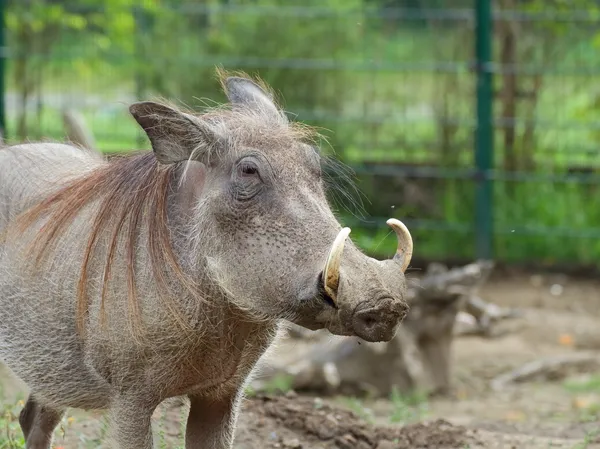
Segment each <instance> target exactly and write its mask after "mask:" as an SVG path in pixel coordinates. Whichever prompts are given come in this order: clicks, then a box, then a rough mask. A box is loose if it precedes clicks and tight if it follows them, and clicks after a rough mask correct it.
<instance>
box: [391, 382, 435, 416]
mask: <svg viewBox="0 0 600 449" xmlns="http://www.w3.org/2000/svg"><path fill="white" fill-rule="evenodd" d="M390 400H391V402H392V407H393V411H392V415H391V416H390V421H391V422H392V423H403V424H407V423H411V422H413V421H418V420H420V419H422V418H423V417H424V416H425V415H426V414H427V412H428V410H429V404H428V402H427V394H426V393H423V392H419V391H415V392H414V393H411V394H407V395H405V394H402V393H400V392H399V391H398V389H397V388H394V389H393V390H392V394H391V396H390Z"/></svg>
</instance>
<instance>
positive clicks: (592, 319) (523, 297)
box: [3, 272, 600, 449]
mask: <svg viewBox="0 0 600 449" xmlns="http://www.w3.org/2000/svg"><path fill="white" fill-rule="evenodd" d="M481 296H482V297H483V298H485V300H487V301H491V302H494V303H496V304H498V305H502V306H514V307H519V308H520V309H522V311H523V316H522V318H519V319H516V320H513V321H511V322H507V323H506V326H505V330H506V334H505V335H503V336H500V337H497V338H494V339H483V338H481V337H461V338H459V339H456V340H455V344H454V347H453V363H454V369H453V373H452V379H453V393H452V395H451V397H446V398H431V399H429V400H426V401H425V402H423V403H419V404H418V406H414V407H412V408H411V413H412V414H405V415H402V418H401V419H396V420H394V419H393V417H394V416H395V415H396V417H397V414H398V404H397V403H395V402H394V401H390V400H387V399H378V400H367V399H361V400H350V399H348V398H341V397H338V398H317V397H308V396H302V397H301V396H297V395H296V394H295V393H293V392H289V393H288V394H287V395H285V396H261V397H254V398H248V399H247V400H246V401H245V403H244V409H243V411H242V413H241V416H240V420H239V426H238V431H237V439H236V443H235V448H236V449H262V448H283V449H309V448H315V449H351V448H356V449H405V448H406V449H408V448H411V449H420V448H423V449H425V448H428V449H441V448H449V449H452V448H471V449H476V448H477V449H478V448H491V449H496V448H498V449H499V448H507V449H512V448H526V449H542V448H573V449H575V448H578V449H585V448H588V449H591V448H599V449H600V368H598V367H591V368H587V369H586V368H583V369H574V370H570V371H568V372H562V373H558V374H557V373H554V376H553V377H552V378H550V379H548V378H541V379H538V380H533V381H529V382H524V383H518V384H515V385H513V386H511V387H506V388H503V389H501V390H499V391H494V390H492V389H491V388H490V386H489V383H490V381H491V380H492V379H493V378H494V377H496V376H498V375H500V374H502V373H505V372H507V371H509V370H511V369H514V368H516V367H518V366H521V365H522V364H524V363H527V362H530V361H533V360H537V359H540V358H543V357H546V356H556V355H560V354H572V353H577V352H584V351H585V352H586V353H589V352H590V351H591V352H597V353H598V354H599V355H600V307H599V305H600V280H598V281H594V280H589V279H588V280H586V279H577V278H573V277H568V276H564V275H554V274H553V275H548V274H546V275H543V274H526V275H524V274H511V273H508V272H503V273H502V274H501V275H496V276H493V277H492V279H491V280H490V281H489V282H488V284H487V285H486V286H485V288H484V289H483V291H482V292H481ZM4 377H5V382H4V390H3V391H4V392H5V396H6V400H7V401H11V400H13V401H14V400H16V399H17V398H18V397H19V396H20V395H19V393H22V392H23V389H22V386H21V385H20V384H18V383H16V382H14V380H11V379H9V377H8V376H4ZM357 404H358V405H357ZM184 421H185V405H182V404H181V403H180V402H179V401H175V400H173V401H169V402H168V403H166V404H163V406H161V407H160V409H159V410H157V412H156V414H155V432H156V434H157V436H156V439H157V447H159V448H163V447H164V448H177V447H182V446H181V444H182V443H181V441H182V440H181V435H182V425H183V424H184ZM105 430H106V425H105V420H104V419H103V417H102V415H100V414H97V413H84V412H80V411H71V412H70V414H69V415H68V417H67V418H65V423H64V424H63V428H62V430H60V431H59V432H58V434H59V435H62V434H63V431H64V436H59V438H58V439H57V444H59V445H61V446H62V447H64V448H73V449H75V448H92V447H93V448H99V447H105V446H103V445H102V443H101V440H102V437H103V435H104V432H105Z"/></svg>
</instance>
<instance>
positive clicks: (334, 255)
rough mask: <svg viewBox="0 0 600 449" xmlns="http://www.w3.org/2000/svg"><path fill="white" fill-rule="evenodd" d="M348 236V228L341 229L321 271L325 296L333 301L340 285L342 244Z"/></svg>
mask: <svg viewBox="0 0 600 449" xmlns="http://www.w3.org/2000/svg"><path fill="white" fill-rule="evenodd" d="M349 234H350V228H344V229H342V230H341V231H340V232H339V234H338V235H337V237H336V238H335V240H334V241H333V245H331V250H330V251H329V256H327V262H326V263H325V269H324V270H323V284H324V285H323V286H324V287H325V291H326V292H327V294H328V295H329V296H330V297H331V299H333V300H334V301H335V299H336V297H337V289H338V286H339V285H340V265H341V264H342V254H343V252H344V244H345V243H346V239H347V238H348V235H349Z"/></svg>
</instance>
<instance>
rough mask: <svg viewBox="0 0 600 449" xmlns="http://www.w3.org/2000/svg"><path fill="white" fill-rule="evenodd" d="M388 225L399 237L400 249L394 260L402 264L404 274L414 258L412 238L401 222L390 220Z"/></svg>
mask: <svg viewBox="0 0 600 449" xmlns="http://www.w3.org/2000/svg"><path fill="white" fill-rule="evenodd" d="M386 223H387V224H388V225H389V226H390V227H391V228H392V229H393V230H394V232H395V233H396V237H398V249H397V250H396V254H395V255H394V260H395V261H397V262H398V263H399V264H400V267H401V270H402V272H405V271H406V269H407V268H408V264H409V263H410V259H411V258H412V253H413V241H412V237H411V235H410V232H409V230H408V228H407V227H406V226H405V225H404V223H402V222H401V221H400V220H396V219H395V218H390V219H389V220H388V221H387V222H386Z"/></svg>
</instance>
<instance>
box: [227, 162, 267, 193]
mask: <svg viewBox="0 0 600 449" xmlns="http://www.w3.org/2000/svg"><path fill="white" fill-rule="evenodd" d="M263 187H264V183H263V180H262V178H261V176H260V170H259V168H258V163H257V161H256V160H254V159H253V158H244V159H242V160H241V161H239V162H238V164H237V165H236V166H235V169H234V172H233V178H232V189H233V191H232V192H233V195H234V197H235V198H236V199H237V200H238V201H248V200H250V199H252V198H254V197H255V196H256V195H257V194H258V193H259V192H260V191H261V190H262V188H263Z"/></svg>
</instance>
